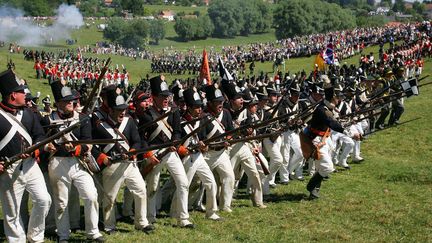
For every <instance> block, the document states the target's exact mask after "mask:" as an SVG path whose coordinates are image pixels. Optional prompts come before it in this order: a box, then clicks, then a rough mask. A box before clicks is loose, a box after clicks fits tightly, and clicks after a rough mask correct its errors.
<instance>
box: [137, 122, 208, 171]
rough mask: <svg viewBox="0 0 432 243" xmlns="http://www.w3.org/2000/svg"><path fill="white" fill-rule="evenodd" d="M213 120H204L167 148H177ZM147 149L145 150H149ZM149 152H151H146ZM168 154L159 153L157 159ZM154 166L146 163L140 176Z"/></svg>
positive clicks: (166, 151)
mask: <svg viewBox="0 0 432 243" xmlns="http://www.w3.org/2000/svg"><path fill="white" fill-rule="evenodd" d="M212 120H213V119H208V120H206V121H205V122H204V123H203V124H200V125H199V126H198V127H197V128H195V129H194V130H192V131H191V132H190V133H188V134H187V135H186V136H185V137H184V138H182V139H181V140H180V141H174V142H173V143H172V144H171V145H170V146H167V147H171V146H178V145H182V144H184V143H185V142H186V141H187V140H188V139H189V138H190V137H192V136H193V135H195V134H196V133H198V132H199V131H200V130H201V129H202V128H204V127H205V126H207V125H208V124H209V123H210V122H211V121H212ZM149 148H150V147H149ZM149 148H147V150H148V149H149ZM148 151H151V150H148ZM169 152H171V151H170V150H169V149H165V150H164V151H161V152H160V153H159V154H158V155H157V158H158V159H159V160H160V159H162V158H163V157H165V155H167V154H168V153H169ZM155 166H156V164H152V163H147V164H146V165H145V166H144V167H143V168H142V170H141V174H142V175H143V177H145V176H147V174H148V173H150V171H152V170H153V168H154V167H155Z"/></svg>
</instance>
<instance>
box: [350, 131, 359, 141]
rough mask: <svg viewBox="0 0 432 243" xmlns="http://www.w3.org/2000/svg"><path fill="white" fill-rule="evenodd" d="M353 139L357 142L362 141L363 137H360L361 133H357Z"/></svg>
mask: <svg viewBox="0 0 432 243" xmlns="http://www.w3.org/2000/svg"><path fill="white" fill-rule="evenodd" d="M352 138H353V139H354V140H356V141H360V139H361V135H360V133H355V134H354V135H353V136H352Z"/></svg>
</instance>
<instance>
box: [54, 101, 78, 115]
mask: <svg viewBox="0 0 432 243" xmlns="http://www.w3.org/2000/svg"><path fill="white" fill-rule="evenodd" d="M57 107H58V108H59V109H60V110H62V111H63V112H64V113H71V112H73V110H74V103H73V100H70V101H59V102H58V103H57Z"/></svg>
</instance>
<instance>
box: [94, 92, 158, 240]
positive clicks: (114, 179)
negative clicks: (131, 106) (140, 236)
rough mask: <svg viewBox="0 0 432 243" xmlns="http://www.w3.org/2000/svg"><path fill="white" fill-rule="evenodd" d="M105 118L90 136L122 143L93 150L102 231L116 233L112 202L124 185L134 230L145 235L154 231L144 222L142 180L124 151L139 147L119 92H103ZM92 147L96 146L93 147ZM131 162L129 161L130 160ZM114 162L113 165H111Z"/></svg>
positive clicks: (100, 146)
mask: <svg viewBox="0 0 432 243" xmlns="http://www.w3.org/2000/svg"><path fill="white" fill-rule="evenodd" d="M105 95H106V96H105V97H106V101H107V105H108V113H107V115H108V117H107V118H105V119H100V120H98V121H96V126H95V127H94V130H93V136H94V137H95V138H97V139H122V140H123V141H120V142H115V143H110V144H106V145H99V146H97V147H98V148H97V149H96V148H95V149H93V154H94V155H95V157H96V158H97V162H98V164H99V165H100V166H101V167H102V168H104V169H103V170H102V184H103V188H104V190H105V193H106V195H105V196H104V198H103V200H102V201H103V208H104V224H105V231H106V232H107V233H108V234H112V233H114V232H115V231H116V216H115V206H116V204H115V199H116V197H117V193H118V191H119V190H120V187H121V185H122V184H123V182H125V184H126V186H127V188H128V189H129V191H130V192H131V193H132V194H133V196H134V202H135V222H134V224H135V229H137V230H141V231H143V232H145V233H149V232H152V231H153V230H154V229H155V228H154V226H153V225H151V224H149V223H148V220H147V192H146V186H145V182H144V179H143V178H142V176H141V174H140V171H139V169H138V166H137V164H136V163H134V161H133V160H134V158H129V156H128V155H127V154H126V153H127V152H130V151H133V150H136V149H138V148H140V146H141V139H140V137H139V133H138V128H137V126H136V123H135V122H134V121H133V119H131V118H130V117H129V116H126V109H127V108H128V105H127V104H126V102H125V99H124V97H123V95H121V90H120V89H118V88H117V89H112V88H111V89H108V90H107V91H106V94H105ZM95 147H96V146H95ZM131 160H132V161H131ZM114 162H116V163H114Z"/></svg>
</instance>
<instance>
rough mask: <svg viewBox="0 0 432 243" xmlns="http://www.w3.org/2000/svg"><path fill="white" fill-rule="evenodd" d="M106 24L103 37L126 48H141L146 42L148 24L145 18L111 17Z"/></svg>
mask: <svg viewBox="0 0 432 243" xmlns="http://www.w3.org/2000/svg"><path fill="white" fill-rule="evenodd" d="M107 24H108V26H107V27H106V28H105V30H104V33H103V34H104V38H106V39H108V40H110V41H112V42H114V43H118V44H120V45H122V46H124V47H127V48H137V47H140V48H141V47H143V46H145V45H146V44H147V39H148V36H149V24H148V22H147V21H146V20H141V19H134V20H132V21H126V20H123V19H121V18H112V19H111V20H110V21H108V23H107Z"/></svg>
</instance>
